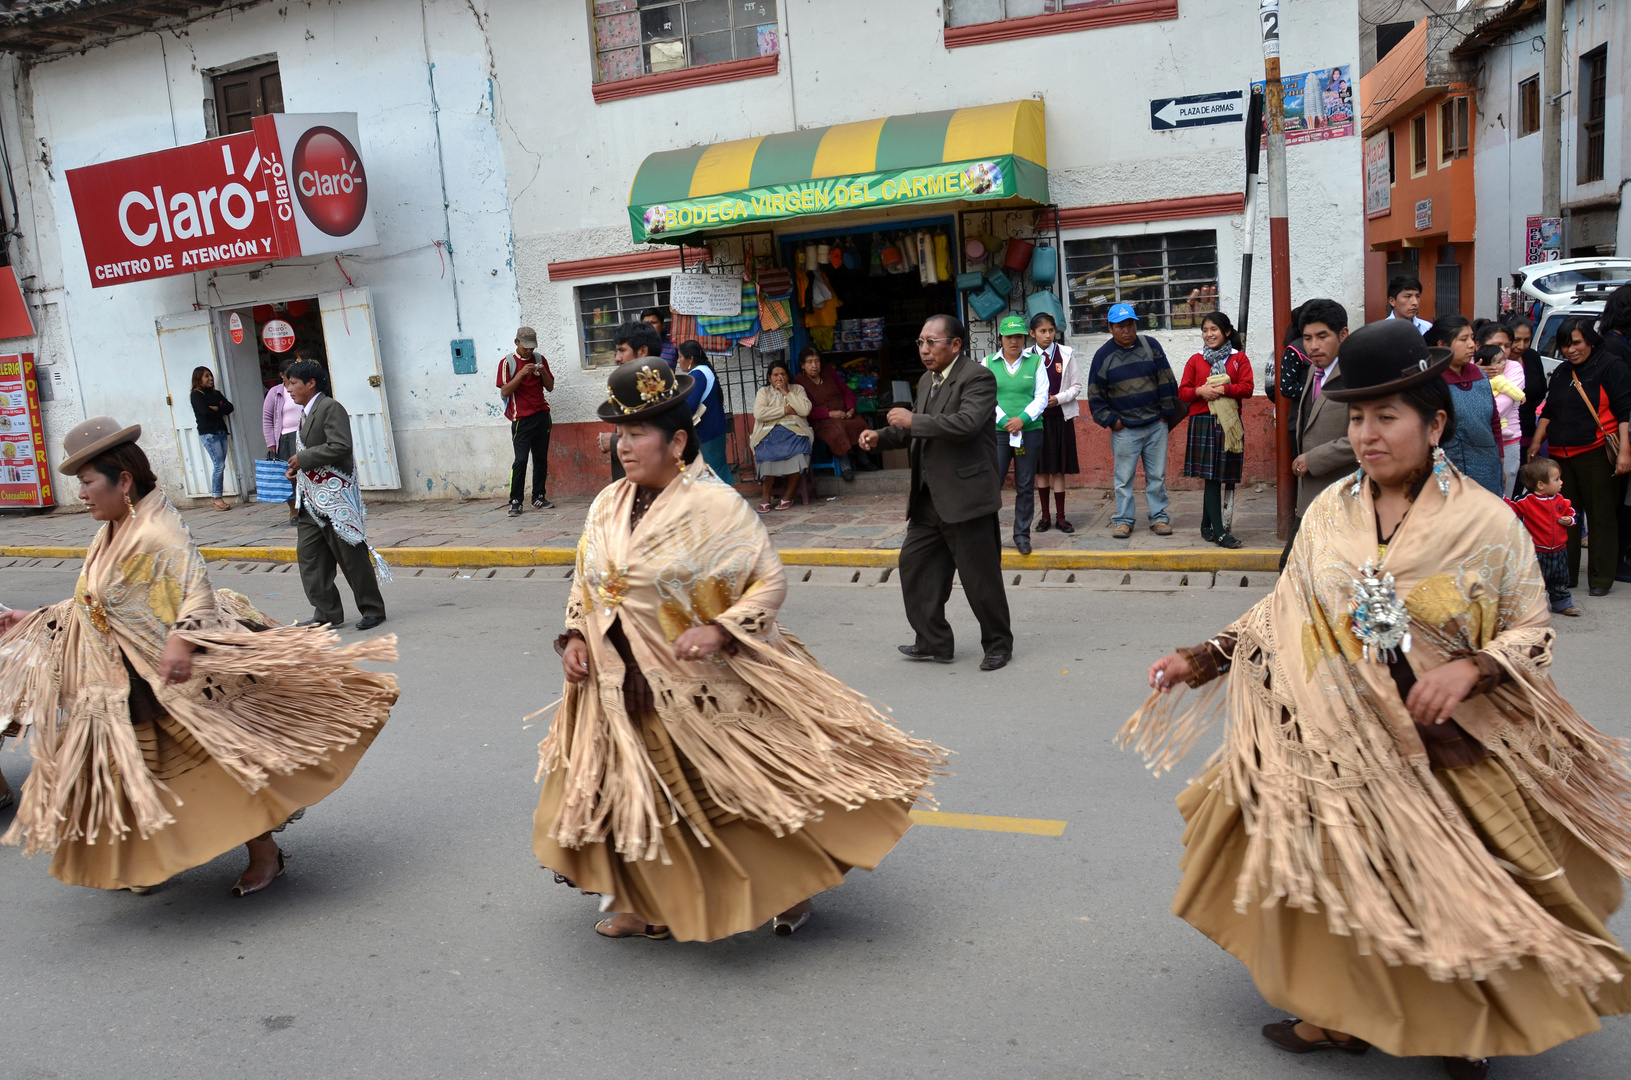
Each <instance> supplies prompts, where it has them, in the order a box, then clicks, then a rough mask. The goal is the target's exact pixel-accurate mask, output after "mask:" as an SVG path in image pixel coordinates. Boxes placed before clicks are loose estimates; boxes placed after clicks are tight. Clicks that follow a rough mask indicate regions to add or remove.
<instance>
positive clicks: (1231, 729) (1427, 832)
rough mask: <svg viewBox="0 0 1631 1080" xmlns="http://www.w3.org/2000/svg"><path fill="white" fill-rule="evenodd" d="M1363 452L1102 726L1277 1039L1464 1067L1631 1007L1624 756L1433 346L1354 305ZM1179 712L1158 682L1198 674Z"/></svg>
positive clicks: (1630, 814)
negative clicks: (1162, 800) (1461, 457)
mask: <svg viewBox="0 0 1631 1080" xmlns="http://www.w3.org/2000/svg"><path fill="white" fill-rule="evenodd" d="M1339 359H1340V361H1341V364H1342V381H1343V386H1342V387H1341V388H1338V389H1333V390H1331V391H1328V393H1329V394H1330V395H1331V396H1332V398H1333V399H1335V400H1339V401H1343V402H1345V403H1346V404H1347V408H1348V417H1349V424H1348V430H1349V434H1350V438H1351V439H1352V441H1353V445H1354V450H1355V453H1356V454H1357V456H1358V458H1359V462H1360V469H1359V471H1358V472H1356V473H1355V474H1353V476H1352V477H1350V478H1348V479H1345V480H1342V481H1340V482H1338V483H1337V484H1334V485H1332V486H1331V487H1330V488H1328V489H1327V490H1326V491H1324V492H1323V493H1322V494H1321V495H1320V496H1319V497H1318V498H1317V499H1316V500H1315V501H1314V503H1313V505H1312V506H1311V507H1310V509H1309V511H1308V513H1307V515H1306V516H1305V517H1304V518H1303V523H1302V528H1301V530H1300V531H1299V532H1298V534H1297V539H1296V542H1295V544H1294V545H1293V548H1292V553H1291V560H1290V563H1289V565H1288V566H1287V568H1286V572H1285V573H1283V574H1282V575H1281V576H1280V579H1279V581H1278V583H1277V584H1276V586H1275V589H1274V592H1273V593H1272V594H1271V595H1270V596H1268V597H1267V598H1265V599H1264V600H1263V601H1262V602H1260V603H1259V604H1257V605H1256V606H1255V607H1253V608H1252V609H1251V610H1250V611H1249V612H1247V613H1246V615H1245V616H1243V617H1242V618H1241V619H1240V620H1239V621H1237V622H1236V623H1234V625H1232V626H1230V627H1229V628H1228V629H1226V630H1224V631H1223V632H1222V633H1220V634H1218V635H1217V636H1216V637H1214V638H1212V639H1211V640H1210V641H1207V642H1205V643H1203V644H1201V645H1197V646H1195V647H1194V648H1190V649H1181V650H1179V651H1178V652H1176V653H1173V654H1171V655H1168V656H1164V657H1162V658H1161V659H1159V660H1157V661H1156V662H1155V663H1154V664H1153V665H1152V666H1151V668H1150V672H1149V681H1150V685H1151V686H1152V687H1153V688H1154V691H1155V692H1154V693H1152V694H1151V696H1150V699H1149V701H1147V702H1146V703H1145V705H1144V707H1143V708H1142V709H1140V710H1139V712H1138V713H1137V714H1135V715H1134V716H1133V718H1132V719H1131V720H1129V721H1128V723H1127V725H1126V726H1125V727H1124V728H1123V729H1122V732H1121V735H1120V741H1121V742H1122V744H1123V745H1127V744H1132V745H1134V746H1136V748H1137V749H1138V750H1139V751H1140V752H1142V753H1144V754H1145V755H1146V756H1147V757H1148V758H1149V759H1150V760H1151V762H1152V765H1153V767H1154V768H1156V769H1157V771H1160V770H1165V769H1167V768H1170V767H1171V766H1172V765H1173V764H1174V763H1175V762H1176V761H1177V759H1178V758H1180V757H1181V756H1183V754H1184V753H1185V752H1186V751H1188V749H1189V748H1190V747H1191V746H1193V745H1194V743H1195V742H1196V740H1197V739H1199V738H1200V736H1201V735H1202V734H1203V733H1204V731H1205V729H1206V728H1207V726H1209V724H1210V723H1211V722H1212V721H1213V719H1214V717H1215V715H1216V714H1219V713H1221V714H1222V716H1223V718H1224V720H1225V723H1226V729H1225V735H1224V746H1223V748H1222V749H1221V750H1220V751H1218V753H1217V754H1216V755H1215V756H1214V757H1213V759H1212V761H1211V762H1210V763H1209V766H1208V767H1207V769H1206V770H1205V771H1204V772H1203V773H1202V774H1201V775H1200V776H1199V777H1198V778H1197V779H1196V780H1195V782H1194V783H1192V784H1191V785H1190V786H1189V787H1188V788H1186V789H1185V790H1184V792H1183V793H1182V794H1181V795H1180V796H1179V797H1178V806H1179V810H1180V811H1181V812H1182V814H1183V816H1184V819H1185V821H1186V822H1187V827H1186V829H1185V832H1184V845H1185V849H1186V850H1185V854H1184V856H1183V858H1182V860H1181V861H1180V864H1179V865H1180V867H1181V868H1182V870H1183V881H1182V884H1180V886H1179V889H1178V895H1177V897H1176V899H1175V900H1174V902H1173V911H1174V912H1175V913H1176V914H1177V915H1179V916H1180V917H1182V918H1183V919H1184V920H1185V921H1187V922H1189V923H1190V924H1191V925H1193V926H1195V927H1196V928H1197V929H1199V930H1200V931H1201V932H1202V933H1204V934H1206V935H1207V936H1208V937H1210V938H1211V939H1212V940H1213V941H1215V942H1217V943H1218V944H1219V945H1221V946H1223V947H1224V948H1225V949H1227V950H1228V951H1229V952H1230V953H1232V954H1233V955H1234V956H1235V957H1236V958H1237V959H1239V960H1240V961H1241V962H1242V963H1243V964H1245V966H1246V968H1247V970H1248V972H1249V973H1250V974H1251V976H1252V979H1253V981H1254V982H1255V983H1256V984H1257V988H1258V990H1259V991H1260V992H1261V993H1262V994H1263V996H1264V997H1265V998H1266V999H1267V1000H1268V1001H1269V1003H1270V1004H1271V1005H1273V1006H1275V1007H1276V1008H1278V1009H1284V1010H1286V1011H1287V1012H1289V1013H1291V1014H1292V1017H1291V1018H1290V1019H1286V1020H1284V1021H1281V1022H1278V1023H1271V1024H1269V1025H1267V1026H1266V1027H1264V1029H1263V1034H1264V1035H1265V1036H1266V1037H1267V1038H1269V1039H1270V1040H1271V1041H1273V1042H1274V1043H1275V1044H1277V1045H1278V1046H1280V1047H1282V1048H1283V1049H1286V1050H1289V1051H1291V1052H1293V1053H1309V1052H1312V1051H1317V1050H1340V1051H1344V1052H1346V1053H1350V1054H1361V1053H1364V1052H1365V1051H1366V1050H1368V1049H1369V1048H1370V1047H1371V1046H1373V1045H1374V1046H1376V1047H1378V1048H1380V1049H1382V1050H1384V1051H1385V1052H1387V1053H1389V1054H1393V1055H1395V1056H1437V1057H1440V1058H1442V1059H1443V1064H1444V1067H1445V1069H1446V1071H1448V1073H1449V1074H1450V1075H1451V1076H1452V1077H1457V1078H1480V1077H1483V1076H1484V1075H1485V1074H1486V1073H1487V1072H1488V1069H1489V1062H1488V1060H1487V1059H1488V1058H1489V1057H1491V1056H1494V1055H1507V1054H1513V1055H1529V1054H1538V1053H1541V1052H1542V1051H1544V1050H1546V1049H1548V1048H1550V1047H1552V1046H1556V1045H1558V1044H1559V1043H1562V1042H1566V1041H1568V1040H1570V1039H1573V1038H1576V1037H1578V1036H1580V1035H1584V1034H1586V1033H1588V1032H1592V1031H1595V1030H1597V1028H1598V1027H1599V1021H1598V1018H1599V1017H1600V1016H1604V1015H1610V1014H1617V1013H1624V1012H1627V1011H1631V981H1627V980H1626V979H1625V978H1624V977H1625V976H1626V975H1628V974H1631V956H1628V955H1627V954H1626V952H1625V951H1624V949H1623V948H1621V946H1620V945H1619V944H1618V943H1617V942H1616V941H1615V940H1614V937H1613V935H1611V934H1610V933H1609V932H1608V929H1607V926H1606V922H1607V919H1608V917H1609V915H1610V913H1611V912H1612V911H1613V910H1614V909H1615V908H1616V907H1617V906H1618V905H1619V902H1620V880H1619V879H1620V877H1622V876H1624V875H1626V874H1627V873H1631V761H1628V760H1627V757H1626V751H1625V746H1624V744H1623V743H1622V742H1621V741H1620V740H1617V739H1610V738H1608V737H1607V736H1605V735H1603V734H1602V733H1601V732H1599V731H1598V730H1597V729H1595V728H1594V727H1592V726H1591V725H1590V724H1589V723H1587V722H1586V721H1585V720H1584V719H1583V718H1582V717H1581V716H1580V714H1579V713H1577V712H1576V711H1575V710H1574V708H1573V707H1572V706H1571V705H1570V704H1569V703H1568V701H1567V700H1565V699H1564V698H1563V696H1562V695H1561V694H1560V693H1559V692H1558V689H1557V687H1556V685H1554V684H1553V682H1552V679H1551V676H1550V675H1549V674H1548V673H1547V668H1548V667H1549V665H1550V664H1551V660H1552V645H1553V640H1554V635H1553V631H1552V628H1551V617H1550V614H1549V612H1548V604H1547V600H1546V591H1545V587H1544V585H1543V583H1542V579H1541V574H1540V570H1539V567H1538V566H1537V564H1536V561H1535V554H1534V548H1533V546H1532V544H1531V542H1530V539H1529V535H1528V533H1527V531H1526V530H1525V529H1524V527H1523V525H1522V523H1521V522H1520V521H1519V520H1518V518H1517V517H1516V516H1515V515H1514V514H1513V513H1512V512H1511V511H1510V510H1509V509H1507V507H1506V505H1505V504H1504V503H1503V502H1502V501H1501V500H1500V499H1497V498H1495V497H1494V496H1492V495H1491V494H1490V493H1489V492H1488V491H1487V490H1485V489H1484V488H1483V487H1482V486H1481V485H1479V484H1476V483H1474V482H1473V481H1472V480H1470V479H1468V478H1467V477H1466V476H1465V475H1464V474H1462V473H1461V472H1460V470H1458V469H1456V468H1455V467H1454V465H1452V464H1451V463H1450V462H1449V461H1448V460H1447V459H1446V458H1445V456H1444V454H1443V453H1442V451H1441V450H1440V449H1439V447H1440V446H1442V444H1443V442H1444V441H1445V438H1446V436H1452V435H1453V434H1454V429H1455V426H1456V424H1457V422H1458V420H1457V417H1456V416H1455V414H1454V413H1453V412H1452V411H1451V409H1452V406H1451V403H1450V400H1449V397H1450V394H1451V393H1452V392H1453V391H1452V390H1451V389H1450V387H1449V386H1448V384H1446V383H1445V381H1444V380H1443V378H1442V377H1441V375H1442V372H1443V371H1444V369H1445V368H1446V367H1448V365H1449V363H1450V356H1449V353H1448V351H1447V350H1445V349H1433V350H1432V351H1431V353H1429V350H1428V347H1427V346H1426V345H1425V344H1424V343H1423V341H1422V339H1421V336H1420V335H1418V334H1417V333H1416V332H1415V330H1414V329H1413V328H1412V327H1411V325H1410V324H1409V323H1408V322H1403V321H1397V320H1395V321H1388V322H1379V323H1372V324H1371V325H1369V326H1366V327H1364V328H1362V329H1360V330H1358V331H1355V332H1354V333H1353V334H1352V335H1350V336H1349V338H1348V339H1347V341H1346V342H1345V343H1344V344H1343V346H1342V350H1341V354H1340V357H1339ZM1207 684H1210V685H1209V686H1208V689H1207V690H1206V691H1205V692H1204V693H1203V695H1202V696H1201V698H1200V700H1199V702H1198V703H1196V704H1195V705H1193V706H1192V707H1190V708H1189V709H1187V710H1185V711H1182V712H1181V713H1180V708H1179V706H1178V704H1177V703H1178V701H1179V700H1180V698H1181V694H1171V693H1170V691H1172V690H1173V688H1174V687H1178V686H1186V685H1187V686H1190V687H1198V686H1202V685H1207Z"/></svg>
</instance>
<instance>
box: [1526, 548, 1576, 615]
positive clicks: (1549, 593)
mask: <svg viewBox="0 0 1631 1080" xmlns="http://www.w3.org/2000/svg"><path fill="white" fill-rule="evenodd" d="M1535 561H1537V562H1539V563H1540V576H1541V577H1542V578H1544V579H1545V581H1546V599H1547V600H1549V601H1550V602H1551V607H1552V610H1553V611H1563V610H1564V609H1566V608H1571V607H1573V606H1574V597H1573V596H1571V595H1570V594H1569V557H1568V555H1567V554H1565V553H1564V552H1562V551H1536V552H1535Z"/></svg>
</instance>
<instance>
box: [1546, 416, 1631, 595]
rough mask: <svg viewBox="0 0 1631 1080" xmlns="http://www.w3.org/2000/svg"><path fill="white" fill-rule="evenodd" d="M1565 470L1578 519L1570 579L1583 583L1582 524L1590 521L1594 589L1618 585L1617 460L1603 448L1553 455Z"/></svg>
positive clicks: (1565, 487)
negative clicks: (1563, 455)
mask: <svg viewBox="0 0 1631 1080" xmlns="http://www.w3.org/2000/svg"><path fill="white" fill-rule="evenodd" d="M1552 460H1554V461H1556V462H1557V467H1558V469H1559V470H1560V471H1561V472H1562V473H1563V497H1564V498H1565V499H1567V500H1569V502H1570V503H1571V504H1573V506H1574V513H1575V523H1574V524H1573V525H1571V526H1569V546H1568V549H1567V550H1568V553H1569V583H1570V584H1571V585H1578V584H1579V583H1580V526H1581V525H1582V524H1583V523H1589V524H1590V529H1591V549H1590V550H1591V558H1590V561H1589V563H1590V565H1589V569H1588V570H1587V571H1586V580H1587V581H1588V582H1589V583H1590V585H1591V587H1592V588H1593V589H1610V588H1613V587H1614V571H1615V570H1616V569H1617V568H1618V564H1619V561H1620V508H1619V505H1618V503H1619V500H1618V499H1617V498H1616V495H1617V494H1618V493H1619V490H1620V487H1619V485H1618V484H1617V483H1615V482H1614V463H1613V462H1611V461H1609V460H1608V452H1607V451H1606V450H1603V449H1601V448H1599V449H1596V450H1587V451H1586V452H1585V453H1581V454H1575V455H1573V456H1572V457H1560V458H1553V459H1552Z"/></svg>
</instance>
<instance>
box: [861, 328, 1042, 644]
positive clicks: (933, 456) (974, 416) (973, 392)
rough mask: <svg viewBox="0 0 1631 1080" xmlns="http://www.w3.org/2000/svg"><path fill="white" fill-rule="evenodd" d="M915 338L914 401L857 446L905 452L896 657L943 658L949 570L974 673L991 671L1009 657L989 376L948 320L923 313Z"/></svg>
mask: <svg viewBox="0 0 1631 1080" xmlns="http://www.w3.org/2000/svg"><path fill="white" fill-rule="evenodd" d="M919 333H920V336H919V337H918V339H917V352H918V357H919V358H920V359H921V360H922V361H923V366H924V367H925V368H926V369H927V373H926V374H925V375H924V376H923V377H922V378H921V379H919V380H918V384H917V404H916V405H915V406H914V407H913V408H910V409H903V408H894V409H890V410H889V427H888V428H887V429H886V430H884V431H882V432H879V431H863V432H862V433H861V435H860V438H859V443H860V446H861V449H863V450H873V449H876V448H878V447H883V448H884V449H886V450H889V449H901V448H904V447H908V446H909V447H910V448H911V457H912V488H911V495H910V496H909V497H908V499H907V508H906V519H907V521H908V522H909V524H908V525H907V528H906V541H905V543H904V544H903V545H902V546H901V550H900V585H901V595H902V597H903V599H904V600H905V601H906V619H907V621H908V622H910V623H911V624H912V629H913V630H915V631H916V632H917V640H916V641H915V642H913V643H912V644H910V645H902V646H900V651H901V653H902V654H903V655H904V656H906V657H907V659H910V660H934V661H937V662H939V663H942V664H949V663H951V662H952V655H953V652H954V649H955V642H954V640H953V638H952V632H951V624H950V623H948V622H947V621H946V600H947V598H948V597H950V596H951V579H952V575H953V574H954V573H955V574H957V575H958V576H959V578H960V579H961V580H962V583H963V595H964V596H966V597H967V598H968V605H969V607H971V608H973V609H974V617H975V618H976V619H978V620H979V621H980V645H981V646H982V647H983V648H984V650H985V658H984V659H983V660H981V661H980V670H981V671H995V670H996V669H997V668H1000V667H1003V666H1004V665H1006V664H1007V663H1008V661H1009V660H1011V659H1012V658H1013V655H1014V634H1013V631H1012V630H1011V629H1010V628H1009V622H1008V594H1007V592H1006V591H1005V590H1004V589H1003V584H1002V534H1001V531H1000V529H999V528H998V525H997V511H998V510H999V509H1000V508H1001V506H1002V495H1001V485H1002V474H1001V473H999V472H998V471H997V431H996V426H995V424H993V423H992V417H994V416H995V415H996V413H997V380H996V377H995V376H993V375H992V374H991V372H990V371H989V370H987V369H986V368H985V367H984V366H982V365H981V364H980V363H979V362H978V361H976V360H974V359H973V358H972V357H971V356H969V355H967V350H968V329H967V328H966V327H965V326H963V324H962V323H961V322H959V321H957V320H956V319H954V318H952V317H951V316H950V315H934V316H931V317H930V319H929V321H928V322H926V323H924V324H923V329H922V330H921V331H920V332H919Z"/></svg>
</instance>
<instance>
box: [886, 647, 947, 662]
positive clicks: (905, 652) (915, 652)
mask: <svg viewBox="0 0 1631 1080" xmlns="http://www.w3.org/2000/svg"><path fill="white" fill-rule="evenodd" d="M896 647H897V648H898V649H900V654H901V655H902V656H904V657H906V659H908V660H933V661H934V662H935V663H937V664H949V663H951V660H952V658H951V657H949V656H936V655H935V654H934V653H932V652H930V651H929V650H927V649H920V648H918V647H917V646H916V645H899V646H896Z"/></svg>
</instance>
